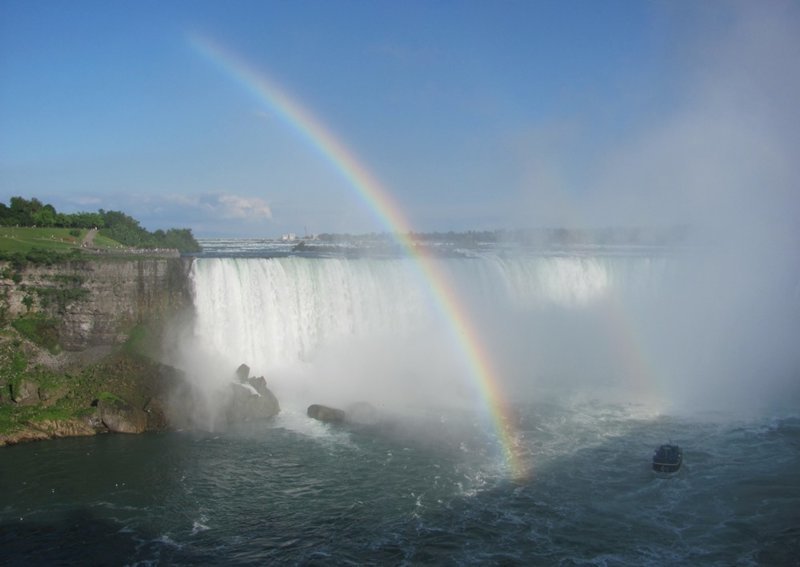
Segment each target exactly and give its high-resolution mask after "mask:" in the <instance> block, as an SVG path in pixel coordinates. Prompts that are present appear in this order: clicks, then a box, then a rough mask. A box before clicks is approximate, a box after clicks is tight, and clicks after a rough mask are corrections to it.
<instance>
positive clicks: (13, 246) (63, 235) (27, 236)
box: [0, 226, 122, 253]
mask: <svg viewBox="0 0 800 567" xmlns="http://www.w3.org/2000/svg"><path fill="white" fill-rule="evenodd" d="M88 232H89V230H88V229H75V228H32V227H11V226H0V252H23V253H24V252H29V251H30V250H31V249H33V248H39V249H45V250H52V251H55V252H69V251H70V250H72V249H75V248H80V245H81V242H83V238H84V237H85V236H86V234H87V233H88ZM121 246H122V245H121V244H120V243H119V242H117V241H116V240H112V239H110V238H108V237H105V236H101V235H99V234H97V235H96V236H95V237H94V242H93V247H94V248H119V247H121Z"/></svg>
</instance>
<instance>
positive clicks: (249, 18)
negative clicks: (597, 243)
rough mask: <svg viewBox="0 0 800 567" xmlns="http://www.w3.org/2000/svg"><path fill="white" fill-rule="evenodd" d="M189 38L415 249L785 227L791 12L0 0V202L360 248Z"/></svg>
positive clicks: (361, 207) (290, 139) (732, 6)
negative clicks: (377, 184)
mask: <svg viewBox="0 0 800 567" xmlns="http://www.w3.org/2000/svg"><path fill="white" fill-rule="evenodd" d="M198 35H199V36H202V37H204V38H208V39H209V40H212V41H213V42H215V43H217V44H219V45H221V46H224V48H225V49H226V50H227V51H229V52H230V53H233V54H235V56H236V57H237V58H238V59H240V60H242V61H245V62H246V63H247V64H248V65H249V66H250V67H251V68H252V69H254V70H256V71H257V72H260V73H264V75H265V76H269V77H270V78H271V80H273V81H274V82H276V83H277V84H278V85H280V87H281V88H282V89H284V90H285V91H286V92H287V93H290V95H291V96H292V98H293V99H294V100H296V101H297V102H298V103H300V104H301V105H303V106H304V107H305V108H307V109H308V110H309V111H311V112H312V113H313V114H314V115H315V116H316V117H318V118H319V120H320V121H322V122H323V123H324V124H325V125H326V126H327V128H328V129H329V130H330V131H331V132H332V133H333V134H334V135H335V136H336V137H337V138H338V139H339V140H340V141H341V142H342V143H343V144H345V145H346V146H347V147H348V148H350V150H351V151H352V152H353V153H354V154H355V155H356V156H358V159H359V161H360V162H361V163H362V164H363V165H364V166H366V167H367V168H368V169H369V170H370V171H371V172H372V173H373V174H374V175H375V177H377V178H378V179H380V180H381V182H382V183H383V184H384V186H385V187H387V188H388V190H389V191H390V192H391V194H392V196H393V198H394V199H395V201H396V202H397V203H398V204H399V205H400V207H401V208H402V209H403V210H404V211H405V213H406V215H407V216H408V218H409V219H410V221H411V224H412V225H413V226H414V227H415V228H416V229H417V230H423V231H430V230H467V229H495V228H517V227H529V226H554V225H558V226H584V225H665V224H673V223H687V222H688V223H693V224H696V223H712V224H713V223H719V224H728V225H730V226H743V225H745V226H750V225H753V226H775V225H776V224H777V225H781V224H783V225H785V226H787V227H788V226H793V223H794V219H795V218H796V214H797V213H798V212H800V211H799V209H800V208H799V207H798V198H797V187H798V181H800V175H798V165H797V164H796V162H797V161H798V160H797V159H796V156H797V155H798V132H800V120H799V119H798V110H797V106H798V105H797V102H796V101H797V100H800V66H799V65H798V64H797V61H800V40H799V39H798V38H800V8H799V7H798V5H797V4H796V3H792V2H786V3H781V2H759V3H756V2H743V3H738V2H721V1H720V2H705V3H698V2H680V1H676V2H644V1H639V0H636V1H609V2H595V1H588V0H587V1H566V2H534V1H519V2H514V1H505V2H490V1H485V2H430V1H426V2H389V1H375V2H362V1H353V2H350V1H333V2H330V1H311V2H309V1H298V2H288V1H286V2H284V1H280V2H278V1H275V2H271V1H266V0H262V1H252V2H251V1H245V0H237V1H234V2H221V1H219V2H208V1H191V2H189V1H187V2H181V1H176V0H172V1H169V2H157V1H148V0H145V1H137V2H133V1H131V2H124V1H115V2H107V1H97V2H94V1H83V0H74V1H71V2H59V1H42V0H32V1H31V0H24V1H23V0H2V1H0V199H2V200H3V201H4V202H7V201H8V199H9V198H10V197H11V196H14V195H22V196H26V197H33V196H36V197H38V198H40V199H41V200H43V201H45V202H49V203H52V204H53V205H55V206H56V208H57V209H58V210H61V211H65V212H74V211H81V210H89V211H94V210H97V209H99V208H103V209H114V210H123V211H125V212H127V213H129V214H131V215H133V216H134V217H136V218H138V219H140V220H141V221H142V224H143V225H144V226H146V227H147V228H150V229H155V228H168V227H188V228H191V229H192V230H193V231H194V233H195V234H196V235H198V236H223V235H228V236H277V235H280V234H282V233H286V232H296V233H303V232H304V231H306V230H307V231H308V232H370V231H381V230H384V229H385V226H383V225H381V224H380V223H379V222H378V221H377V218H376V216H375V214H374V212H373V211H372V210H371V208H370V206H369V205H368V204H367V203H365V202H364V200H363V199H362V198H361V197H360V196H359V194H358V192H357V191H355V190H354V189H353V187H352V186H350V184H349V183H348V181H347V180H346V179H344V178H343V177H342V176H341V175H339V174H338V173H337V172H336V171H335V169H333V168H332V167H331V165H330V163H329V162H327V161H326V160H324V159H321V157H320V155H319V153H318V152H317V151H315V150H314V148H313V147H312V144H310V143H309V140H307V139H305V138H303V136H302V135H299V134H298V132H296V131H295V130H294V129H293V128H292V127H291V125H290V124H287V123H286V121H285V120H283V119H282V118H281V116H279V115H278V114H277V113H276V112H275V111H274V109H272V108H270V107H269V106H268V105H265V104H264V101H263V100H260V99H259V98H258V97H257V96H254V95H253V93H252V92H250V91H248V89H247V88H245V87H244V86H243V85H242V84H241V83H240V82H238V81H236V80H235V79H234V78H233V77H232V76H231V75H230V74H228V73H225V72H224V70H223V69H220V68H219V66H216V65H214V64H213V63H212V62H211V61H209V59H208V58H207V57H205V56H203V54H202V53H200V52H199V51H198V49H196V48H195V47H193V44H192V41H191V38H192V37H197V36H198Z"/></svg>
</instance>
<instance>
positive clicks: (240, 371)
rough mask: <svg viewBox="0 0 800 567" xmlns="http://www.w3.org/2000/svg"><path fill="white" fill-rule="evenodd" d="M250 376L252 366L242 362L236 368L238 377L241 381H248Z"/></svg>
mask: <svg viewBox="0 0 800 567" xmlns="http://www.w3.org/2000/svg"><path fill="white" fill-rule="evenodd" d="M249 376H250V367H249V366H247V365H246V364H240V365H239V368H237V369H236V377H237V378H238V379H239V382H246V381H247V378H248V377H249Z"/></svg>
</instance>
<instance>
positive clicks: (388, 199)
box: [188, 34, 527, 479]
mask: <svg viewBox="0 0 800 567" xmlns="http://www.w3.org/2000/svg"><path fill="white" fill-rule="evenodd" d="M188 41H189V44H190V45H191V46H192V47H193V48H194V49H195V50H196V51H197V52H199V53H200V54H202V55H203V56H204V57H206V58H207V59H208V60H210V61H212V62H213V63H214V64H215V65H216V66H217V67H219V68H220V69H221V70H222V71H224V72H225V73H226V74H227V75H229V76H230V77H232V78H234V79H235V80H236V81H237V82H238V83H240V84H241V85H242V86H243V87H245V88H246V89H247V90H248V91H250V92H251V93H252V94H253V95H254V96H255V97H256V98H257V99H258V100H260V101H261V102H263V103H264V104H266V105H267V106H268V107H269V108H270V109H272V111H274V112H275V113H276V114H278V115H279V116H280V117H281V118H282V119H283V120H284V121H285V122H286V123H287V124H288V125H289V126H291V127H292V128H293V129H294V130H295V131H296V132H297V133H298V134H300V135H301V136H302V137H303V138H304V139H305V140H307V141H308V142H309V143H310V144H311V145H312V146H313V147H315V148H316V149H317V150H318V151H319V153H320V154H321V155H322V156H323V157H324V158H325V159H326V160H327V161H328V162H329V163H330V165H331V166H333V168H334V169H336V171H338V173H339V174H340V175H341V176H342V177H343V178H344V179H345V180H346V181H347V182H348V184H349V186H350V187H352V188H353V189H354V190H355V191H356V192H357V193H358V196H359V197H360V198H361V199H362V200H363V201H364V202H365V203H366V204H367V205H368V207H369V208H370V209H371V210H372V211H373V212H374V214H375V216H376V217H377V219H378V220H379V221H380V223H381V224H382V225H383V226H384V227H386V229H387V230H388V232H389V233H391V234H393V235H394V238H395V239H396V240H397V242H398V244H399V245H400V246H402V248H403V249H404V250H405V251H407V252H408V254H409V256H410V257H411V258H414V259H415V261H416V263H417V265H418V267H419V269H420V271H421V274H422V277H423V278H424V280H425V281H426V282H427V285H428V287H429V288H430V293H431V295H432V297H433V299H434V304H435V305H437V306H438V308H439V309H440V311H441V314H442V316H443V317H444V318H445V319H446V320H447V321H448V322H449V324H450V327H451V329H452V331H453V333H454V336H455V339H456V343H457V344H458V345H459V348H460V349H461V351H462V354H463V356H464V357H465V360H466V362H467V367H468V368H469V371H470V373H471V375H472V379H473V380H474V383H475V385H476V386H477V388H478V390H479V391H480V395H481V397H482V398H483V400H484V403H485V404H486V407H487V409H488V411H489V414H490V415H491V419H492V423H493V427H494V429H495V431H496V434H497V438H498V441H499V443H500V446H501V448H502V452H503V457H504V460H505V463H506V466H507V469H508V472H509V473H510V475H511V477H512V478H514V479H521V478H524V477H525V476H527V470H526V468H527V467H526V466H525V465H524V464H523V462H522V460H521V459H520V458H519V454H518V453H519V451H518V450H517V449H516V445H515V442H516V438H517V436H516V433H515V431H514V429H513V427H512V424H511V420H510V414H509V411H508V407H507V406H506V402H505V398H504V396H503V393H502V392H501V388H500V384H499V380H498V374H497V372H496V369H495V368H494V366H493V363H492V359H491V356H490V355H489V352H488V351H487V349H486V347H485V346H484V344H483V341H482V340H481V338H480V336H479V334H478V331H477V330H476V327H475V325H474V324H473V322H472V321H471V317H470V314H469V312H468V311H467V309H466V308H465V307H464V305H463V303H462V302H461V301H460V300H459V298H458V297H457V295H456V293H455V291H454V289H455V288H454V286H453V285H452V283H451V282H450V281H449V278H448V276H447V274H445V273H444V271H443V270H442V269H441V267H440V266H439V265H437V263H436V262H435V261H434V260H433V259H432V258H430V257H429V256H428V255H425V254H420V253H419V251H418V250H417V249H416V247H415V245H414V242H413V241H412V240H411V237H410V232H411V224H410V223H409V221H408V219H407V218H406V216H405V215H404V213H403V211H402V209H401V208H400V207H399V206H398V204H397V203H396V202H395V200H394V199H393V198H392V195H391V193H390V192H389V191H388V190H387V189H386V188H385V187H384V186H383V185H382V184H381V183H380V182H379V181H378V179H377V178H376V177H375V176H374V175H373V174H372V173H370V171H369V170H368V169H367V168H366V167H365V166H364V165H363V164H362V163H360V162H359V160H358V159H357V158H356V156H355V155H354V154H353V153H352V151H350V149H349V148H348V147H347V146H346V145H345V144H344V143H343V142H342V141H341V140H340V139H338V138H337V137H336V136H334V135H333V134H332V133H331V131H330V130H329V129H328V128H327V127H326V126H325V125H324V124H323V123H322V122H320V120H319V119H318V118H317V117H315V116H314V115H313V114H312V113H311V112H310V111H309V110H308V109H307V108H305V107H303V106H302V105H300V104H299V103H298V102H297V100H296V99H294V98H292V97H290V96H289V95H288V94H286V93H285V92H284V91H283V90H282V89H281V88H279V87H278V86H277V85H276V84H275V82H274V81H271V80H270V79H269V78H268V77H267V76H266V75H265V74H264V73H263V72H261V71H257V70H256V69H254V68H253V67H252V66H250V65H249V64H247V63H246V62H245V61H243V60H242V59H241V58H239V57H238V56H237V55H235V54H234V53H232V52H230V51H228V50H227V49H225V48H223V47H222V46H220V45H219V44H218V43H216V42H214V41H212V40H211V39H209V38H207V37H205V36H201V35H197V34H189V35H188Z"/></svg>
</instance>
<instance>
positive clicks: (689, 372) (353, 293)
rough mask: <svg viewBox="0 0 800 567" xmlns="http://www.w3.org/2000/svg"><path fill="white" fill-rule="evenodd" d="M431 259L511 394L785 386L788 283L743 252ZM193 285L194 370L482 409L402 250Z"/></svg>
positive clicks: (721, 404) (232, 271)
mask: <svg viewBox="0 0 800 567" xmlns="http://www.w3.org/2000/svg"><path fill="white" fill-rule="evenodd" d="M729 260H730V261H729ZM437 261H438V262H441V267H442V269H443V270H444V271H445V272H447V274H448V276H449V277H448V279H449V280H450V281H452V282H455V285H456V286H457V287H456V289H454V290H451V291H452V292H453V293H456V294H457V296H458V297H459V301H460V303H461V304H462V305H463V306H464V308H465V309H466V310H467V312H468V313H469V321H470V324H472V325H474V326H475V328H476V329H477V332H478V335H479V336H480V337H481V341H482V342H483V344H484V345H485V346H486V348H487V350H488V352H489V353H490V355H491V357H492V359H493V363H494V366H495V368H496V370H497V374H498V375H497V376H495V377H493V378H494V379H496V380H498V381H500V383H501V385H502V387H503V389H504V390H505V391H507V392H509V393H510V395H512V396H514V397H515V398H517V397H521V396H529V397H536V398H540V397H541V395H543V393H545V392H549V391H552V390H553V389H556V390H557V391H558V393H559V395H562V394H564V393H565V392H566V393H569V394H570V395H576V394H581V395H585V396H602V397H612V398H614V399H617V400H621V399H623V398H624V399H626V400H632V401H636V402H641V403H648V404H650V403H654V401H658V402H659V404H661V406H660V407H663V404H664V403H671V404H672V405H679V406H681V407H688V406H692V405H694V406H697V407H701V406H705V409H707V408H708V407H714V409H724V410H738V408H739V407H740V406H743V405H744V406H755V405H757V404H760V403H768V402H771V401H773V400H776V399H777V400H781V399H784V400H785V399H786V395H787V394H789V395H794V394H795V393H796V392H795V390H796V388H794V387H792V386H791V384H794V383H795V382H796V381H795V380H794V378H793V376H794V375H795V374H796V369H797V363H798V360H797V358H798V357H797V354H792V353H793V352H794V349H792V347H791V344H790V342H791V341H790V339H789V337H791V336H792V335H791V333H792V332H793V330H796V329H797V327H798V324H797V317H795V316H794V315H793V314H796V313H797V305H796V302H795V301H793V300H792V294H791V291H792V290H791V289H788V288H787V289H788V291H787V290H786V289H784V288H786V283H787V282H785V281H781V282H778V283H776V282H775V281H774V278H772V279H769V280H765V279H758V278H756V277H755V276H756V275H758V272H745V271H744V269H745V268H746V267H745V266H742V265H741V261H740V260H739V259H738V258H735V257H734V258H731V259H726V264H725V270H728V267H729V266H733V268H731V269H730V270H729V271H725V270H723V269H720V268H719V267H718V266H714V270H711V269H710V268H709V262H708V260H707V259H706V258H698V257H697V256H694V257H688V256H684V257H680V256H677V255H670V254H661V255H643V254H629V255H600V254H597V255H576V254H574V255H568V254H560V255H559V254H553V255H527V256H524V255H519V256H509V257H504V256H499V255H487V256H485V257H478V258H442V259H439V260H437ZM754 274H755V275H754ZM770 276H771V274H770ZM192 279H193V282H194V293H195V299H194V300H195V311H196V319H195V322H194V328H193V331H192V337H193V344H192V348H191V349H190V351H189V352H190V356H189V359H190V360H189V364H188V365H189V366H190V367H191V368H193V369H194V371H196V372H198V373H199V374H214V375H216V376H226V377H227V376H228V375H229V373H230V371H231V369H233V368H236V367H237V366H238V365H239V364H241V363H242V362H244V363H246V364H248V365H249V366H250V367H251V368H252V369H253V371H254V372H255V373H257V374H265V375H266V376H267V379H268V381H270V383H271V384H272V385H273V386H277V387H278V389H279V390H280V389H284V390H287V389H291V390H292V393H293V394H297V393H298V392H301V393H302V395H301V396H300V397H301V398H302V399H301V400H300V401H302V402H303V403H306V402H309V403H310V402H320V403H324V402H325V401H326V400H327V401H329V402H331V403H334V402H336V403H344V402H352V401H356V400H369V401H373V402H378V403H382V404H388V403H390V402H397V403H400V404H403V403H418V402H419V401H420V400H425V401H427V402H429V403H441V402H444V401H447V402H448V403H454V404H459V405H463V404H469V403H479V402H480V400H479V399H478V397H479V392H477V391H476V389H475V385H474V384H470V383H469V381H468V379H467V378H465V376H468V375H469V372H468V369H467V368H465V366H464V365H465V364H466V361H465V360H463V355H462V354H460V352H461V351H460V350H459V349H458V348H456V346H455V345H454V344H453V340H454V339H453V337H454V334H453V333H452V329H451V328H450V325H451V324H452V322H450V321H446V320H443V316H442V311H441V310H440V309H438V308H437V306H436V305H434V304H433V303H432V301H434V299H433V296H432V294H431V293H430V289H429V285H428V283H427V282H424V281H421V280H420V278H419V271H418V269H417V267H416V266H415V265H414V261H413V260H411V259H408V258H405V259H400V258H396V259H374V258H373V259H367V258H358V259H348V258H303V257H282V258H231V257H229V258H198V259H197V260H196V261H195V262H194V265H193V272H192ZM767 283H768V284H769V285H767ZM788 285H789V287H791V286H792V285H796V283H792V281H791V280H789V281H788ZM792 289H793V288H792ZM765 333H772V334H773V335H772V336H769V337H768V336H767V335H766V334H765ZM206 380H209V378H206ZM282 393H284V395H285V394H286V392H282ZM279 394H280V393H279ZM279 397H280V395H279ZM320 398H324V399H320Z"/></svg>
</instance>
